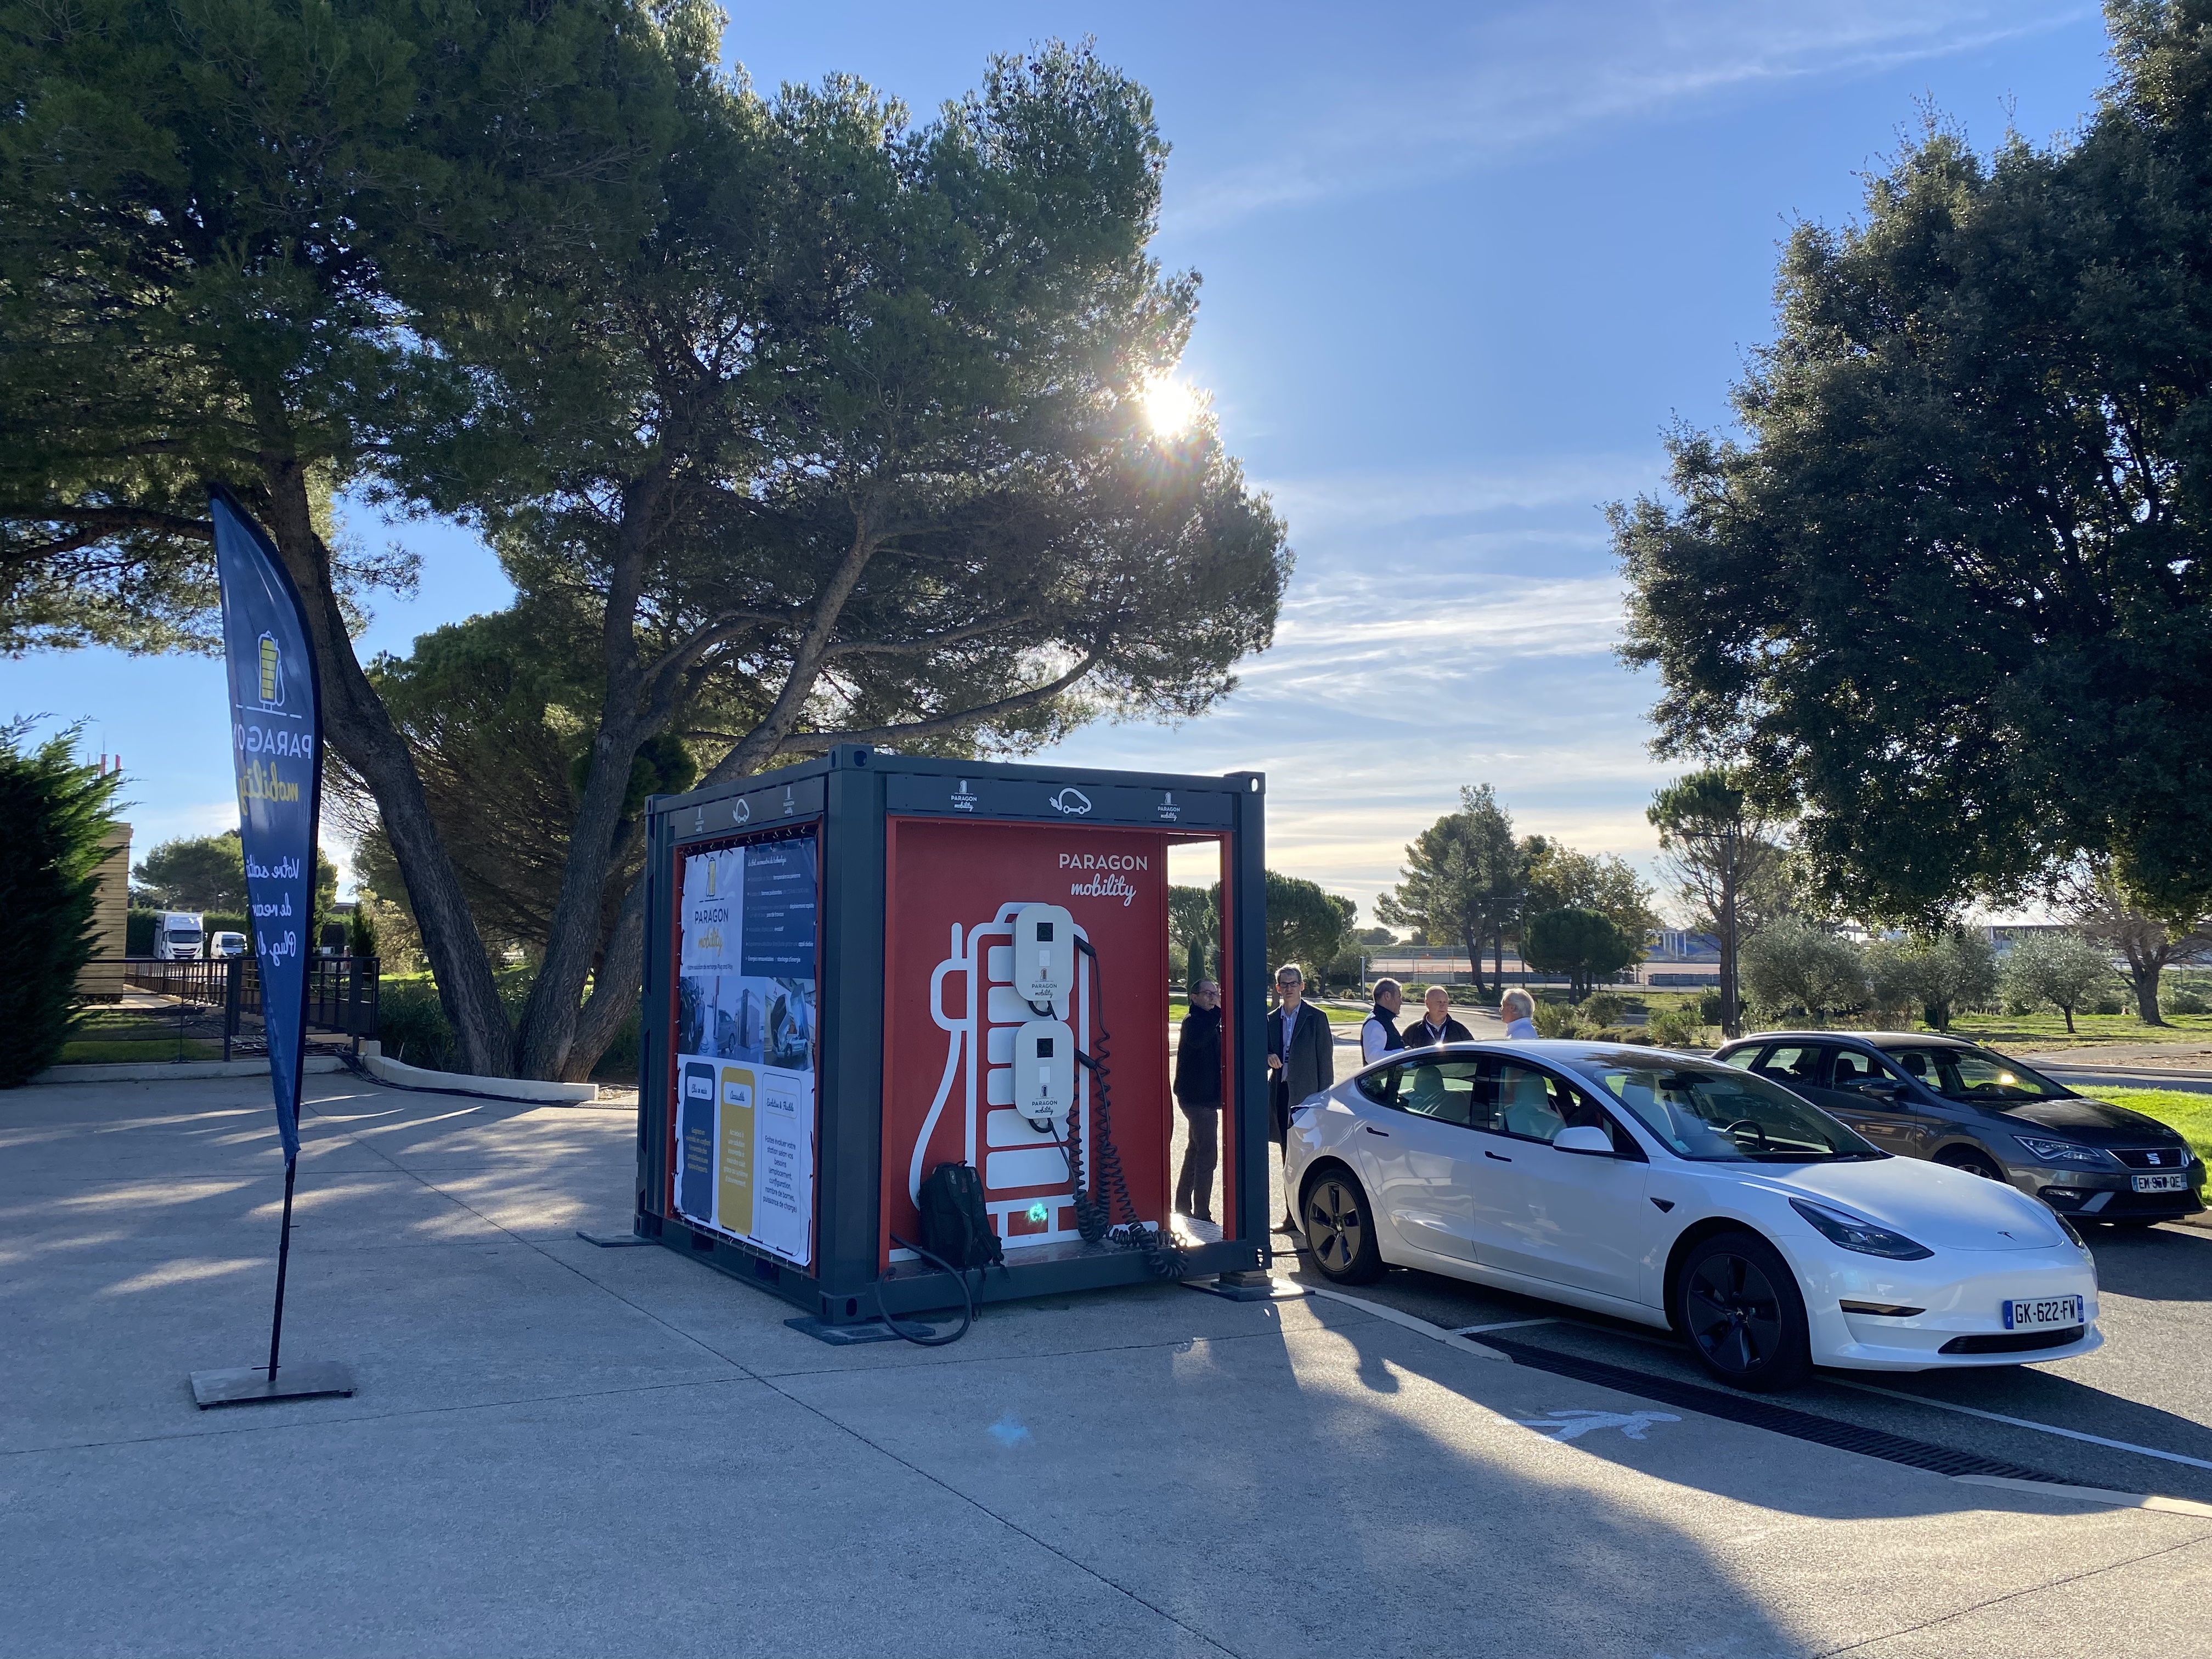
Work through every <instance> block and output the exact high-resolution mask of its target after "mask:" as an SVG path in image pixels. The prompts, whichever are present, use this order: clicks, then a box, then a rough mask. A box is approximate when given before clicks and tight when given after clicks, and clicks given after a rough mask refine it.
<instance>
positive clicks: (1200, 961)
mask: <svg viewBox="0 0 2212 1659" xmlns="http://www.w3.org/2000/svg"><path fill="white" fill-rule="evenodd" d="M1206 978H1207V975H1206V946H1205V945H1202V944H1201V943H1200V942H1199V941H1198V940H1196V939H1193V940H1192V941H1191V942H1190V948H1189V949H1188V951H1185V952H1184V953H1183V959H1182V982H1183V987H1184V988H1185V989H1186V990H1195V989H1196V988H1197V987H1199V986H1200V985H1201V984H1203V983H1204V982H1205V981H1206Z"/></svg>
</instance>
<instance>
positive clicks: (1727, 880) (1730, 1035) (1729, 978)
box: [1719, 860, 1743, 1042]
mask: <svg viewBox="0 0 2212 1659" xmlns="http://www.w3.org/2000/svg"><path fill="white" fill-rule="evenodd" d="M1735 878H1736V872H1735V865H1734V862H1733V860H1731V861H1730V864H1729V867H1727V868H1726V869H1724V870H1723V871H1722V872H1721V914H1720V917H1719V921H1720V924H1721V1035H1722V1036H1724V1037H1726V1038H1727V1039H1728V1040H1729V1042H1734V1041H1735V1039H1736V1038H1738V1037H1740V1036H1742V1035H1743V1009H1742V1004H1741V1000H1740V997H1739V995H1738V993H1737V990H1736V919H1735Z"/></svg>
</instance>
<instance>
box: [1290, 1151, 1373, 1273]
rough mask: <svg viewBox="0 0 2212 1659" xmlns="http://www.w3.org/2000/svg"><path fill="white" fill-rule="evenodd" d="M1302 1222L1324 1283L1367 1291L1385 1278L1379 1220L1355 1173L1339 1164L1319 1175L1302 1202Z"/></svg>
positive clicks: (1326, 1168) (1300, 1214) (1315, 1263)
mask: <svg viewBox="0 0 2212 1659" xmlns="http://www.w3.org/2000/svg"><path fill="white" fill-rule="evenodd" d="M1298 1219H1299V1221H1300V1223H1301V1224H1302V1225H1301V1231H1304V1234H1305V1238H1306V1244H1307V1247H1308V1248H1309V1249H1311V1250H1312V1251H1313V1259H1314V1266H1316V1267H1318V1268H1320V1269H1321V1271H1322V1277H1323V1278H1324V1279H1329V1280H1331V1281H1332V1282H1334V1283H1335V1284H1338V1285H1368V1284H1372V1283H1373V1282H1374V1281H1375V1280H1376V1279H1380V1278H1382V1276H1383V1252H1382V1251H1381V1250H1379V1249H1376V1246H1375V1222H1374V1218H1373V1216H1372V1215H1371V1214H1370V1212H1369V1210H1368V1207H1367V1194H1366V1193H1365V1192H1364V1191H1362V1190H1361V1188H1360V1185H1359V1182H1358V1177H1357V1176H1354V1175H1353V1174H1352V1171H1351V1170H1347V1169H1346V1168H1345V1167H1344V1166H1343V1165H1342V1164H1328V1165H1325V1166H1323V1167H1322V1169H1320V1170H1316V1171H1315V1172H1314V1174H1313V1175H1312V1176H1310V1177H1309V1178H1308V1180H1307V1182H1306V1189H1305V1194H1304V1197H1303V1198H1301V1199H1300V1200H1298Z"/></svg>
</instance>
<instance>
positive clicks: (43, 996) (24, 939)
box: [0, 720, 123, 1089]
mask: <svg viewBox="0 0 2212 1659" xmlns="http://www.w3.org/2000/svg"><path fill="white" fill-rule="evenodd" d="M29 726H30V722H29V721H27V720H18V721H16V722H15V724H14V725H12V726H0V848H5V849H6V853H5V856H4V857H0V915H5V916H6V917H7V918H8V925H7V926H6V927H4V928H0V1089H12V1088H14V1087H15V1086H16V1085H18V1084H21V1083H27V1082H28V1081H29V1080H30V1079H31V1078H32V1077H33V1075H35V1074H36V1073H40V1072H42V1071H44V1070H46V1067H47V1066H51V1065H52V1064H53V1063H54V1060H55V1059H56V1058H57V1057H58V1055H59V1054H61V1051H62V1045H63V1044H64V1042H68V1041H69V1035H70V1027H71V1026H73V1025H74V1024H76V976H77V973H78V970H79V969H82V967H83V966H84V964H85V963H87V962H88V961H90V960H91V959H92V947H93V934H92V910H93V902H94V898H95V896H97V894H98V891H99V888H100V876H99V871H100V861H101V860H102V859H104V858H105V857H106V852H107V848H106V837H107V831H108V828H109V826H110V824H111V823H112V822H113V821H114V820H113V809H114V800H115V792H116V790H117V788H118V787H119V786H120V785H121V783H122V781H123V778H122V775H121V774H120V773H107V774H105V775H103V774H101V773H100V772H98V771H96V770H95V769H93V768H92V767H89V766H83V765H80V764H79V763H78V762H77V760H76V754H75V752H74V751H75V749H76V735H77V733H76V727H74V726H72V727H71V728H70V730H69V731H67V732H61V733H58V735H56V736H54V737H52V738H48V739H47V740H46V742H45V743H43V744H40V745H39V746H38V747H37V748H36V749H29V750H27V749H26V748H24V747H23V742H22V740H23V738H24V737H25V735H26V734H27V732H28V730H29Z"/></svg>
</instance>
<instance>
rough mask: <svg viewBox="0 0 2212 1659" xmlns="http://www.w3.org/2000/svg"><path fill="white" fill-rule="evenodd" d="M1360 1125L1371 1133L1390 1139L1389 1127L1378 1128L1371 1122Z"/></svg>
mask: <svg viewBox="0 0 2212 1659" xmlns="http://www.w3.org/2000/svg"><path fill="white" fill-rule="evenodd" d="M1359 1127H1361V1128H1363V1129H1364V1130H1366V1131H1367V1133H1369V1134H1370V1135H1381V1136H1382V1137H1383V1139H1385V1140H1388V1139H1390V1132H1389V1130H1388V1129H1378V1128H1376V1127H1375V1126H1374V1125H1373V1124H1371V1123H1363V1124H1361V1125H1360V1126H1359Z"/></svg>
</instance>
